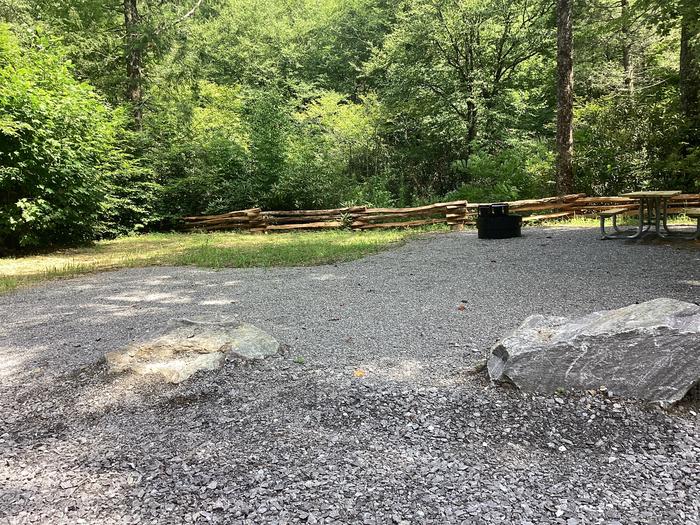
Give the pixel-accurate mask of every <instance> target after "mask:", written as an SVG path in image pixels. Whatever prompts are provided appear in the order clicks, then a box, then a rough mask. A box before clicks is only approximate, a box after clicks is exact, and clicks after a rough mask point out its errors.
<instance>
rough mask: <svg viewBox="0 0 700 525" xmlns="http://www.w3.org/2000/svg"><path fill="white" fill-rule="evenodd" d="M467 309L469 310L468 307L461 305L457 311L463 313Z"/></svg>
mask: <svg viewBox="0 0 700 525" xmlns="http://www.w3.org/2000/svg"><path fill="white" fill-rule="evenodd" d="M466 309H467V307H466V306H464V305H463V304H460V305H459V306H458V307H457V310H459V311H460V312H463V311H464V310H466Z"/></svg>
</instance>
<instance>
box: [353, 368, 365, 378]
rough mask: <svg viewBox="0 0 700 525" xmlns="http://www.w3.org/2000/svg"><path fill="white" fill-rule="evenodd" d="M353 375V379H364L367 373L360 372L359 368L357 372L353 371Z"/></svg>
mask: <svg viewBox="0 0 700 525" xmlns="http://www.w3.org/2000/svg"><path fill="white" fill-rule="evenodd" d="M353 375H354V376H355V377H365V376H366V375H367V372H365V371H364V370H362V369H361V368H358V369H357V370H355V371H354V372H353Z"/></svg>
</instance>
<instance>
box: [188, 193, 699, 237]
mask: <svg viewBox="0 0 700 525" xmlns="http://www.w3.org/2000/svg"><path fill="white" fill-rule="evenodd" d="M508 205H509V209H510V211H512V212H514V213H517V214H519V215H523V221H524V222H534V221H541V220H548V219H559V218H564V217H573V216H575V215H592V214H595V213H597V212H599V211H601V210H604V209H606V208H610V207H611V206H614V207H616V208H620V207H622V208H627V209H628V210H629V211H628V212H629V214H634V213H635V212H636V210H637V209H638V206H639V203H638V202H637V201H634V200H632V199H628V198H626V197H588V196H586V195H585V194H583V193H577V194H572V195H564V196H559V197H546V198H544V199H529V200H520V201H511V202H508ZM696 206H700V193H687V194H681V195H677V196H675V197H673V198H671V200H670V201H669V211H670V212H671V213H674V212H675V213H678V212H680V211H681V210H682V209H683V208H686V207H696ZM478 207H479V203H468V202H467V201H454V202H441V203H437V204H429V205H427V206H418V207H414V208H367V207H364V206H354V207H347V208H334V209H329V210H287V211H263V210H261V209H260V208H250V209H248V210H239V211H232V212H229V213H222V214H219V215H200V216H196V217H184V218H183V221H184V229H186V230H190V231H196V230H202V231H215V230H247V231H250V232H251V233H264V232H282V231H293V230H319V229H335V228H351V229H353V230H371V229H381V228H405V227H413V226H424V225H428V224H448V225H449V226H450V227H451V228H452V229H455V230H459V229H461V228H463V227H464V225H465V224H475V222H476V214H477V210H478Z"/></svg>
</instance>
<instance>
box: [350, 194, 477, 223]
mask: <svg viewBox="0 0 700 525" xmlns="http://www.w3.org/2000/svg"><path fill="white" fill-rule="evenodd" d="M466 219H467V201H455V202H441V203H437V204H429V205H427V206H417V207H413V208H368V209H366V210H365V211H364V212H360V213H357V214H356V215H355V216H354V220H353V222H352V224H351V226H352V228H353V229H355V230H373V229H382V228H405V227H412V226H425V225H429V224H444V223H447V224H449V225H450V226H451V227H453V228H454V229H458V228H460V227H462V226H463V225H464V222H465V221H466Z"/></svg>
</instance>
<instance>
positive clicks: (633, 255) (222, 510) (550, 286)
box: [0, 229, 700, 525]
mask: <svg viewBox="0 0 700 525" xmlns="http://www.w3.org/2000/svg"><path fill="white" fill-rule="evenodd" d="M656 297H671V298H676V299H681V300H685V301H691V302H697V301H698V300H699V298H700V250H698V249H697V246H695V245H693V244H687V243H686V244H672V243H663V242H661V243H658V242H657V243H644V242H642V243H629V242H622V241H606V242H602V241H598V240H597V237H596V232H595V231H593V230H590V229H588V230H573V229H572V230H566V229H549V230H545V229H535V230H529V229H528V230H526V235H525V236H524V237H522V238H518V239H510V240H503V241H480V240H478V239H477V238H476V235H475V234H474V233H471V232H468V233H452V234H443V235H434V236H428V237H424V238H421V239H418V240H414V241H412V242H410V243H408V244H407V245H405V246H402V247H400V248H398V249H394V250H390V251H387V252H383V253H381V254H378V255H375V256H372V257H369V258H366V259H363V260H360V261H355V262H350V263H343V264H339V265H333V266H320V267H312V268H278V269H230V270H221V271H210V270H203V269H193V268H146V269H132V270H122V271H117V272H109V273H101V274H96V275H91V276H85V277H81V278H77V279H72V280H66V281H58V282H52V283H48V284H44V285H41V286H37V287H35V288H31V289H26V290H23V291H20V292H16V293H13V294H8V295H5V296H1V297H0V407H1V408H0V523H5V522H9V523H24V522H32V523H42V524H45V523H70V524H74V523H88V524H96V523H119V524H122V523H207V522H214V523H298V522H301V523H353V524H354V523H377V524H380V523H436V524H443V523H564V524H567V525H572V524H576V523H581V524H584V523H609V524H612V523H624V524H627V523H683V524H696V523H698V521H699V520H700V503H699V502H700V464H699V462H698V453H699V452H700V423H699V421H700V416H699V415H698V409H699V407H698V404H697V403H696V402H690V401H686V402H683V403H681V404H680V405H679V406H677V407H675V408H673V409H672V410H670V411H663V410H661V409H659V408H655V407H651V406H647V405H644V404H642V403H639V402H632V401H626V400H620V399H615V398H608V397H606V396H605V395H604V394H602V393H596V394H592V393H582V394H569V395H555V396H536V395H535V396H533V395H526V394H523V393H520V392H518V391H516V390H514V389H512V388H507V387H503V386H493V385H491V384H489V382H488V380H487V378H486V376H485V374H484V373H483V371H478V365H479V363H481V362H483V359H484V358H485V356H486V353H487V351H488V349H489V347H490V346H491V345H492V344H493V343H494V342H495V341H496V340H497V339H498V338H499V337H501V336H502V335H504V333H506V332H507V331H508V330H510V329H513V328H514V327H516V326H517V325H518V324H519V323H520V322H521V321H522V320H523V319H524V318H525V317H527V316H528V315H530V314H533V313H541V314H549V315H565V316H573V315H578V314H580V315H582V314H585V313H588V312H590V311H594V310H601V309H608V308H618V307H621V306H624V305H628V304H631V303H634V302H638V301H646V300H649V299H653V298H656ZM194 315H197V316H206V315H217V316H218V315H227V316H231V317H232V318H235V319H238V320H240V321H244V322H247V323H251V324H253V325H255V326H257V327H259V328H261V329H263V330H265V331H267V332H269V333H270V334H272V335H273V336H274V337H276V338H277V339H278V340H279V341H280V342H281V343H283V345H284V348H285V351H284V353H283V354H282V355H280V356H279V357H273V358H268V359H265V360H263V361H261V362H257V363H251V364H248V365H241V364H240V363H229V364H227V365H225V366H224V367H223V368H221V369H219V370H216V371H213V372H206V373H198V374H196V375H195V376H193V377H191V378H190V379H188V380H187V381H185V382H183V383H181V384H179V385H172V384H166V383H162V382H158V381H157V380H155V379H154V378H152V377H151V376H132V375H128V374H122V375H110V374H107V372H106V367H105V364H104V360H103V356H104V354H105V352H108V351H112V350H116V349H119V348H122V347H124V346H125V345H127V344H128V343H130V342H131V341H133V340H134V339H136V338H139V337H142V336H143V335H144V334H145V333H147V332H148V331H153V330H157V329H158V328H160V327H162V326H163V325H164V324H165V323H166V322H167V320H168V319H170V318H179V317H188V316H194Z"/></svg>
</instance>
